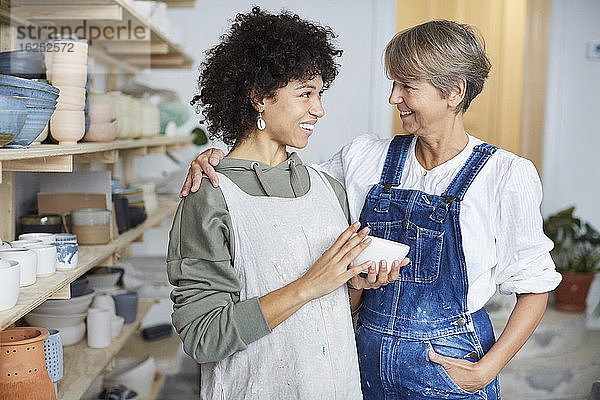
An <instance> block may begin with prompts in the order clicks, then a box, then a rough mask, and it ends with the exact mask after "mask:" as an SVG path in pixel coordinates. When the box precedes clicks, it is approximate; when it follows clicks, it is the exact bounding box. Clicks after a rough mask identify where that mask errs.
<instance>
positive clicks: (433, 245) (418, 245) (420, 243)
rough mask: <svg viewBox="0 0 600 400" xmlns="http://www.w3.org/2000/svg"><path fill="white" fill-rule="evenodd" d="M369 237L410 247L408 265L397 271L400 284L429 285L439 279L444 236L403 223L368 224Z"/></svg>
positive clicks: (440, 233) (437, 232) (405, 221)
mask: <svg viewBox="0 0 600 400" xmlns="http://www.w3.org/2000/svg"><path fill="white" fill-rule="evenodd" d="M368 225H369V226H370V227H371V233H370V234H371V235H372V236H376V237H380V238H384V239H389V240H393V241H396V242H400V243H404V244H407V245H409V246H410V251H409V252H408V255H407V257H408V258H410V264H409V265H407V266H405V267H402V268H401V269H400V277H399V280H401V281H404V282H414V283H431V282H433V281H435V280H436V279H437V278H438V276H439V275H440V264H441V260H442V248H443V245H444V232H440V231H435V230H431V229H427V228H422V227H420V226H418V225H415V224H414V223H412V222H410V221H408V220H403V221H391V222H370V223H368Z"/></svg>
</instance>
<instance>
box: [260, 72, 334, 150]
mask: <svg viewBox="0 0 600 400" xmlns="http://www.w3.org/2000/svg"><path fill="white" fill-rule="evenodd" d="M322 92H323V79H321V76H320V75H317V76H315V77H314V78H313V79H311V80H308V81H301V80H292V81H290V82H288V84H287V85H286V86H285V87H282V88H281V89H278V90H277V92H276V94H275V97H274V98H273V99H269V98H266V99H264V100H263V105H262V106H260V105H259V109H264V111H263V119H264V120H265V122H266V124H267V127H266V128H265V130H264V131H262V132H261V133H260V134H261V135H268V136H269V138H270V139H271V140H273V141H275V142H277V143H278V144H280V145H283V146H292V147H295V148H299V149H301V148H303V147H306V145H307V144H308V137H309V136H310V135H311V134H312V132H313V129H314V126H315V124H316V123H317V120H318V119H319V118H321V117H322V116H323V115H325V110H324V109H323V105H322V104H321V94H322Z"/></svg>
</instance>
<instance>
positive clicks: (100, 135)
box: [83, 101, 118, 142]
mask: <svg viewBox="0 0 600 400" xmlns="http://www.w3.org/2000/svg"><path fill="white" fill-rule="evenodd" d="M89 107H90V112H89V117H90V126H89V128H88V129H87V132H86V133H85V136H84V138H83V140H84V141H86V142H112V141H113V140H115V138H116V137H117V130H118V124H117V120H116V118H115V117H114V113H113V106H112V104H110V103H98V102H94V101H92V102H90V106H89Z"/></svg>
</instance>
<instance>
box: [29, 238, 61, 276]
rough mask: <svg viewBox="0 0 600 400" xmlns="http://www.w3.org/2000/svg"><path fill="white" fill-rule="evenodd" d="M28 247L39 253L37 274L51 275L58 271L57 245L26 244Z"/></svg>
mask: <svg viewBox="0 0 600 400" xmlns="http://www.w3.org/2000/svg"><path fill="white" fill-rule="evenodd" d="M25 248H26V249H30V250H33V251H34V252H35V253H36V255H37V272H36V275H37V276H49V275H52V274H54V273H55V272H56V266H57V264H58V261H57V255H56V247H55V246H52V245H51V244H33V245H25Z"/></svg>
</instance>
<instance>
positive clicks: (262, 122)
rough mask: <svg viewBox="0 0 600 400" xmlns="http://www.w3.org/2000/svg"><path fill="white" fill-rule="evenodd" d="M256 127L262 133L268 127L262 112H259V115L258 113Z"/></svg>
mask: <svg viewBox="0 0 600 400" xmlns="http://www.w3.org/2000/svg"><path fill="white" fill-rule="evenodd" d="M256 126H257V128H258V129H259V130H261V131H264V130H265V128H266V127H267V123H266V122H265V120H264V119H263V117H262V111H259V113H258V119H257V120H256Z"/></svg>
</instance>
